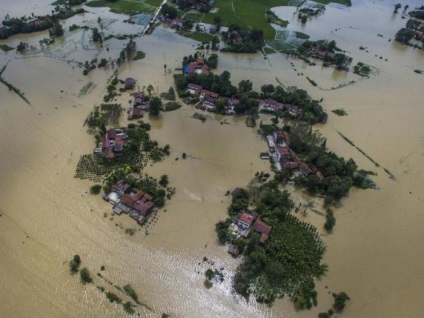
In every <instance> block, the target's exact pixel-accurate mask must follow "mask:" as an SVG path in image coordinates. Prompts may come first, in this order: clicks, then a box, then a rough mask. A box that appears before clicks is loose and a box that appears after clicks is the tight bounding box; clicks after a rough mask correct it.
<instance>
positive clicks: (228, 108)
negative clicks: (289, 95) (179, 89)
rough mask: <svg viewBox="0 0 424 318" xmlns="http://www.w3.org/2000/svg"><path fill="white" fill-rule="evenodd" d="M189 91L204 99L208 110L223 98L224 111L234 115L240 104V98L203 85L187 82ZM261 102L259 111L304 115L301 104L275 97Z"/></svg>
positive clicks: (211, 109) (203, 103) (214, 107)
mask: <svg viewBox="0 0 424 318" xmlns="http://www.w3.org/2000/svg"><path fill="white" fill-rule="evenodd" d="M187 91H188V92H189V93H190V94H192V95H196V96H199V99H200V100H201V101H202V108H203V109H205V110H207V111H211V112H212V111H215V110H216V101H217V100H218V99H222V100H223V101H224V104H225V107H224V111H225V114H227V115H234V114H235V109H234V107H235V106H236V105H237V104H240V100H239V99H237V98H233V97H231V98H228V97H220V96H219V95H218V94H217V93H215V92H211V91H209V90H207V89H204V88H203V87H202V86H200V85H197V84H193V83H189V84H187ZM258 102H259V111H268V112H283V111H288V112H289V113H290V115H292V116H294V117H300V116H302V115H303V109H301V108H300V107H299V106H296V105H292V104H284V103H280V102H277V101H276V100H273V99H270V98H268V99H261V100H258Z"/></svg>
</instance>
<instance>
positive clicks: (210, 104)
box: [187, 83, 240, 115]
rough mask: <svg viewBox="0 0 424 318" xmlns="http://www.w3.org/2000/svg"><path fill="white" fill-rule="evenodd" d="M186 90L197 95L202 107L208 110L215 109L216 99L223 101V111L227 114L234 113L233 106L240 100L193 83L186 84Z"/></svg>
mask: <svg viewBox="0 0 424 318" xmlns="http://www.w3.org/2000/svg"><path fill="white" fill-rule="evenodd" d="M187 91H188V92H189V93H190V94H192V95H196V96H199V99H200V100H201V101H202V109H204V110H207V111H210V112H213V111H215V110H216V101H217V100H218V99H221V100H223V101H224V104H225V106H224V111H225V114H227V115H234V114H235V110H234V107H235V106H236V105H237V104H240V100H239V99H237V98H233V97H231V98H228V97H220V96H219V94H217V93H215V92H212V91H209V90H207V89H204V88H203V87H202V86H200V85H197V84H193V83H189V84H188V85H187Z"/></svg>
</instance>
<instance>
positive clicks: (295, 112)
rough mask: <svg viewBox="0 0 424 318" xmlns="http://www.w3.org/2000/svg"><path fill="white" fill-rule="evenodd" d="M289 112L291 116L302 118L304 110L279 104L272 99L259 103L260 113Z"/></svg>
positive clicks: (291, 105)
mask: <svg viewBox="0 0 424 318" xmlns="http://www.w3.org/2000/svg"><path fill="white" fill-rule="evenodd" d="M285 110H287V111H288V112H289V113H290V115H292V116H294V117H301V116H302V115H303V109H301V108H300V107H299V106H296V105H293V104H284V103H280V102H277V101H276V100H273V99H271V98H267V99H262V100H260V101H259V111H268V112H274V113H277V112H283V111H285Z"/></svg>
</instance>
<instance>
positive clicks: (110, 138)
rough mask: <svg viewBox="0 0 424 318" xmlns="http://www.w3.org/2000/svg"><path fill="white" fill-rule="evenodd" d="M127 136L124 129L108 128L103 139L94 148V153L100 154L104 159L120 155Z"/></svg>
mask: <svg viewBox="0 0 424 318" xmlns="http://www.w3.org/2000/svg"><path fill="white" fill-rule="evenodd" d="M127 138H128V136H127V134H126V132H125V131H124V130H122V129H109V130H108V131H107V132H106V135H105V139H104V140H102V141H101V142H99V145H98V146H97V147H96V148H94V153H98V154H101V155H102V156H103V158H106V159H113V158H115V156H119V155H121V153H122V151H123V150H124V144H125V141H126V140H127Z"/></svg>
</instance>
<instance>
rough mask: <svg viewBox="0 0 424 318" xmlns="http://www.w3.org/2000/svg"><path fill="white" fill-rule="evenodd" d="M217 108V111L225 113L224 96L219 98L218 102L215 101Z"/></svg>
mask: <svg viewBox="0 0 424 318" xmlns="http://www.w3.org/2000/svg"><path fill="white" fill-rule="evenodd" d="M215 109H216V112H217V113H220V114H222V113H224V110H225V100H224V99H222V98H219V99H218V100H217V101H216V102H215Z"/></svg>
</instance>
